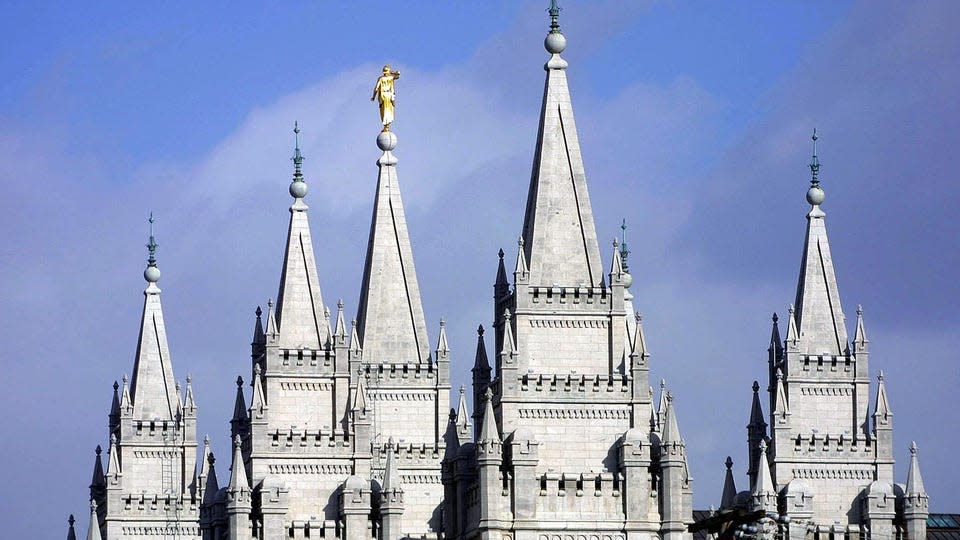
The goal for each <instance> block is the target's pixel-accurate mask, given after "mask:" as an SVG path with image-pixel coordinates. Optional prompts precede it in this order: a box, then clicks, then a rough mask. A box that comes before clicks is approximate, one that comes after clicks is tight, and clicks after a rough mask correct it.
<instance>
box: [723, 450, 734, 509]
mask: <svg viewBox="0 0 960 540" xmlns="http://www.w3.org/2000/svg"><path fill="white" fill-rule="evenodd" d="M725 465H726V466H727V474H726V476H725V477H724V478H723V495H721V496H720V509H721V510H727V509H730V508H733V499H734V498H736V496H737V485H736V483H734V481H733V458H731V457H730V456H727V461H726V463H725Z"/></svg>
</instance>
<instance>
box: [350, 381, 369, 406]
mask: <svg viewBox="0 0 960 540" xmlns="http://www.w3.org/2000/svg"><path fill="white" fill-rule="evenodd" d="M363 381H364V377H363V376H361V377H360V378H359V380H358V381H357V389H356V391H355V393H354V395H353V404H352V406H351V407H350V408H351V410H352V411H353V412H355V413H357V414H365V413H366V412H367V386H366V384H365V383H364V382H363Z"/></svg>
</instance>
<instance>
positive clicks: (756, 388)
mask: <svg viewBox="0 0 960 540" xmlns="http://www.w3.org/2000/svg"><path fill="white" fill-rule="evenodd" d="M759 391H760V383H759V382H757V381H753V393H754V394H756V393H757V392H759Z"/></svg>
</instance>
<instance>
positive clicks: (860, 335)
mask: <svg viewBox="0 0 960 540" xmlns="http://www.w3.org/2000/svg"><path fill="white" fill-rule="evenodd" d="M853 341H854V343H856V344H857V345H859V348H860V349H861V350H862V349H863V348H864V346H865V345H866V344H867V343H870V340H869V339H867V329H866V327H865V326H864V325H863V306H857V329H856V331H855V332H854V333H853Z"/></svg>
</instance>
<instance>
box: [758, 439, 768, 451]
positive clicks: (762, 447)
mask: <svg viewBox="0 0 960 540" xmlns="http://www.w3.org/2000/svg"><path fill="white" fill-rule="evenodd" d="M759 446H760V453H761V454H766V453H767V441H766V439H760V444H759Z"/></svg>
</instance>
